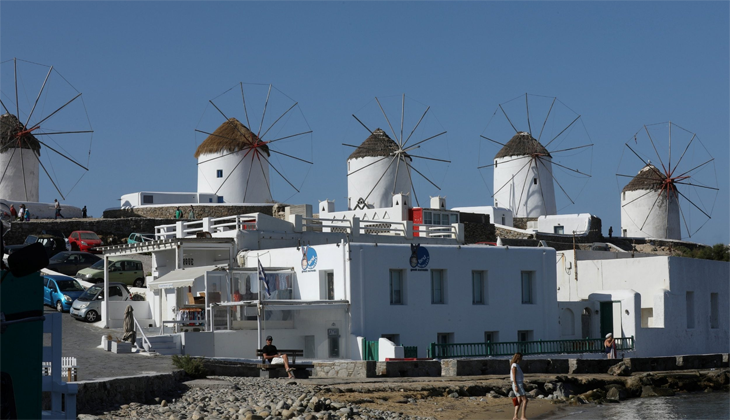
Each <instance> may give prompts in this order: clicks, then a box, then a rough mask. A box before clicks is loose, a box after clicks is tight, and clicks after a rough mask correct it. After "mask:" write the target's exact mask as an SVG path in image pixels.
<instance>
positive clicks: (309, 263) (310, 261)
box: [302, 246, 317, 272]
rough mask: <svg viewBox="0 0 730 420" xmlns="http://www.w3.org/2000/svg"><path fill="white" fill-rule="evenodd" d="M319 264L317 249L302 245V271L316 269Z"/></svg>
mask: <svg viewBox="0 0 730 420" xmlns="http://www.w3.org/2000/svg"><path fill="white" fill-rule="evenodd" d="M316 266H317V251H315V250H314V248H312V247H309V246H303V247H302V272H305V271H314V267H316Z"/></svg>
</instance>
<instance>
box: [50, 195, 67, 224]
mask: <svg viewBox="0 0 730 420" xmlns="http://www.w3.org/2000/svg"><path fill="white" fill-rule="evenodd" d="M53 201H54V202H55V203H56V204H55V207H56V217H55V218H56V219H58V218H59V217H60V218H61V219H65V217H63V215H62V214H61V203H59V202H58V199H55V198H54V199H53Z"/></svg>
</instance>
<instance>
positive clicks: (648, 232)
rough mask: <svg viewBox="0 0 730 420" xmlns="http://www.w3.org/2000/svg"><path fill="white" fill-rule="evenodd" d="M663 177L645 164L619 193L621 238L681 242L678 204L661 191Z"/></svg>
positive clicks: (676, 198) (674, 198)
mask: <svg viewBox="0 0 730 420" xmlns="http://www.w3.org/2000/svg"><path fill="white" fill-rule="evenodd" d="M663 184H664V175H663V174H662V173H661V172H660V171H659V170H658V169H657V168H656V167H655V166H654V165H652V164H651V163H649V164H647V165H646V166H644V167H643V168H641V170H640V171H639V173H638V174H637V175H636V176H635V177H634V178H633V179H632V180H631V182H629V183H628V184H626V186H625V187H624V188H623V190H622V191H621V236H624V237H629V238H657V239H682V232H681V227H680V222H679V201H678V197H677V195H676V194H675V193H674V192H673V191H667V190H665V189H662V185H663Z"/></svg>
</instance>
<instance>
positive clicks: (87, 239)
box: [68, 230, 104, 254]
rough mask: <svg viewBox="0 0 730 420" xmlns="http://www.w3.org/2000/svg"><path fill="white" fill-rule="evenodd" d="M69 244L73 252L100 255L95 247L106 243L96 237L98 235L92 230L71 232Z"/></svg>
mask: <svg viewBox="0 0 730 420" xmlns="http://www.w3.org/2000/svg"><path fill="white" fill-rule="evenodd" d="M68 242H69V243H70V244H71V250H72V251H86V252H93V253H95V254H99V253H100V252H99V251H96V250H95V249H94V247H97V246H102V245H104V243H103V242H102V241H101V239H100V238H99V237H98V236H97V235H96V233H94V232H92V231H90V230H76V231H73V232H71V235H70V236H69V237H68Z"/></svg>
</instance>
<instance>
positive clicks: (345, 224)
mask: <svg viewBox="0 0 730 420" xmlns="http://www.w3.org/2000/svg"><path fill="white" fill-rule="evenodd" d="M302 227H306V228H310V229H322V231H323V232H333V230H332V229H335V230H334V232H338V231H342V230H344V233H348V234H349V233H351V232H352V220H350V219H317V218H314V217H302ZM325 229H328V230H325Z"/></svg>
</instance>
